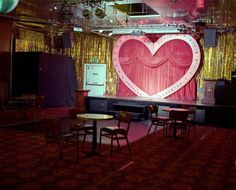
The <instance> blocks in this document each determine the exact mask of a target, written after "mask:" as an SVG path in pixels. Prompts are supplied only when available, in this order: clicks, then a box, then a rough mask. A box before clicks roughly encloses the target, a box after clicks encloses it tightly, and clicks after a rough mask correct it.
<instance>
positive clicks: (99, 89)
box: [84, 64, 106, 96]
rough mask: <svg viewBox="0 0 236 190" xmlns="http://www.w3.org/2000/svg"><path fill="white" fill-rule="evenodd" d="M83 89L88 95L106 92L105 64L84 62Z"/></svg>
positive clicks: (99, 94) (98, 94)
mask: <svg viewBox="0 0 236 190" xmlns="http://www.w3.org/2000/svg"><path fill="white" fill-rule="evenodd" d="M84 89H85V90H90V91H89V93H88V95H89V96H102V95H104V94H105V93H106V64H84Z"/></svg>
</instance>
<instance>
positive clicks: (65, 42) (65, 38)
mask: <svg viewBox="0 0 236 190" xmlns="http://www.w3.org/2000/svg"><path fill="white" fill-rule="evenodd" d="M72 40H73V33H72V32H65V33H63V35H62V47H63V48H71V47H72Z"/></svg>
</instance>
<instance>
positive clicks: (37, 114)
mask: <svg viewBox="0 0 236 190" xmlns="http://www.w3.org/2000/svg"><path fill="white" fill-rule="evenodd" d="M44 100H45V97H44V96H35V99H34V102H33V110H32V111H33V117H34V120H35V121H36V120H38V119H42V118H44V113H43V106H44Z"/></svg>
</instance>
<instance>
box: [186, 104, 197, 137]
mask: <svg viewBox="0 0 236 190" xmlns="http://www.w3.org/2000/svg"><path fill="white" fill-rule="evenodd" d="M184 108H187V109H189V110H190V111H189V113H188V118H187V121H188V129H187V130H188V135H189V128H193V135H194V137H195V132H196V129H195V118H196V106H184Z"/></svg>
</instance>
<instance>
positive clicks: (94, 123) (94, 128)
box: [92, 120, 97, 154]
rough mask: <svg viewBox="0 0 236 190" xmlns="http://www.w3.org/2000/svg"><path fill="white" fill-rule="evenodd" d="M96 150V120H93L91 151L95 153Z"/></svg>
mask: <svg viewBox="0 0 236 190" xmlns="http://www.w3.org/2000/svg"><path fill="white" fill-rule="evenodd" d="M96 151H97V120H93V141H92V153H93V154H94V153H95V154H96Z"/></svg>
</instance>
